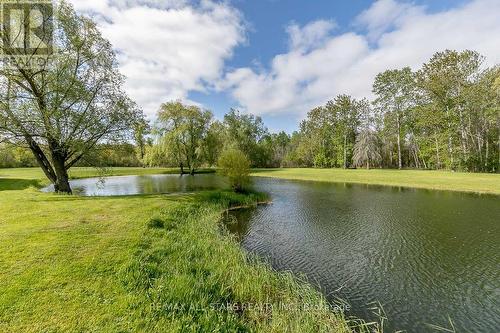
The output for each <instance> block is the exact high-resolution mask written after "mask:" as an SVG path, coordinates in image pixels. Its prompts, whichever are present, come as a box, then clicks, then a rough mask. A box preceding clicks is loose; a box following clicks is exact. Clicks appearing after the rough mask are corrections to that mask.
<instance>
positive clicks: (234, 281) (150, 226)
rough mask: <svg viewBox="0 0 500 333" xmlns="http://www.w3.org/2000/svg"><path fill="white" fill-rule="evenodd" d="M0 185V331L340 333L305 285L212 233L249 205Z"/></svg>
mask: <svg viewBox="0 0 500 333" xmlns="http://www.w3.org/2000/svg"><path fill="white" fill-rule="evenodd" d="M160 171H164V172H168V170H164V169H138V170H131V169H117V170H114V171H113V173H114V174H130V173H136V172H141V173H142V172H148V173H158V172H160ZM92 175H93V174H92V171H91V170H90V169H89V170H87V169H84V170H82V169H76V170H75V171H74V173H73V176H74V177H82V176H92ZM0 179H1V180H0V331H1V332H41V331H43V332H58V331H64V332H75V331H79V332H80V331H92V332H94V331H95V332H117V331H131V332H135V331H144V332H165V331H172V332H175V331H181V330H182V331H189V332H198V331H220V332H226V331H262V332H283V331H293V332H319V331H324V332H349V328H348V325H347V321H346V320H345V319H344V318H343V316H342V315H339V314H335V313H334V312H332V311H329V310H328V309H327V308H326V303H325V301H324V299H323V298H322V297H321V296H320V295H319V294H318V293H317V292H316V291H314V290H313V289H312V288H311V287H310V286H309V285H307V284H305V283H299V282H297V280H295V279H294V278H293V277H292V276H291V275H289V274H282V273H276V272H274V271H272V270H270V269H269V268H268V267H267V266H265V265H263V264H262V263H259V262H258V261H257V260H255V259H252V258H249V257H247V255H245V254H244V253H243V252H242V251H241V249H240V247H239V245H238V244H237V243H236V241H234V240H233V239H232V238H231V237H230V236H229V235H227V234H225V232H224V231H223V230H221V227H220V223H219V219H220V213H221V211H222V210H224V209H225V208H227V207H228V206H230V205H242V204H248V203H253V202H255V201H258V200H260V199H261V198H259V197H258V196H241V195H234V194H227V193H221V192H207V193H203V194H198V195H175V196H161V195H153V196H130V197H115V198H112V197H109V198H98V197H93V198H84V197H77V196H65V195H55V194H46V193H40V192H38V191H37V189H36V188H35V187H34V185H37V184H40V183H44V182H45V181H44V180H42V178H41V174H40V173H39V171H36V170H34V169H20V170H16V169H11V170H7V169H2V170H0ZM303 307H306V309H304V308H303Z"/></svg>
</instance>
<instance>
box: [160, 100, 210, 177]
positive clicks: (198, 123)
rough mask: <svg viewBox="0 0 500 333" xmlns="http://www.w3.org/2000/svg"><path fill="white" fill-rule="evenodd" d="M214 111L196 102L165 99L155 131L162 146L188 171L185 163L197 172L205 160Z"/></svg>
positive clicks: (181, 167)
mask: <svg viewBox="0 0 500 333" xmlns="http://www.w3.org/2000/svg"><path fill="white" fill-rule="evenodd" d="M212 118H213V115H212V113H211V112H210V111H207V110H202V109H200V108H199V107H197V106H194V105H184V104H182V103H181V102H179V101H177V102H168V103H164V104H163V105H162V106H161V108H160V111H159V112H158V120H157V124H156V128H155V133H156V134H157V136H158V142H157V144H158V145H159V146H160V147H158V148H160V150H162V151H164V152H166V153H167V154H168V155H170V156H168V159H169V160H174V161H176V163H177V165H178V166H179V167H180V169H181V174H183V173H184V167H187V168H188V169H189V173H190V174H194V172H195V169H196V168H197V167H199V166H200V164H201V162H202V160H203V148H204V144H205V139H206V137H207V133H208V129H209V127H210V124H211V122H212Z"/></svg>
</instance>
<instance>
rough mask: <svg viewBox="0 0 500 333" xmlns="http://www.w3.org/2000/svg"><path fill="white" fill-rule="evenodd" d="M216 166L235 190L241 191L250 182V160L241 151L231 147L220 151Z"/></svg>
mask: <svg viewBox="0 0 500 333" xmlns="http://www.w3.org/2000/svg"><path fill="white" fill-rule="evenodd" d="M218 166H219V172H220V173H221V174H222V175H223V176H226V177H228V179H229V183H230V185H231V187H232V189H233V190H234V191H235V192H242V191H243V190H244V189H245V187H246V186H248V185H249V184H250V177H249V174H250V161H249V160H248V158H247V157H246V155H245V154H244V153H243V152H242V151H240V150H238V149H234V148H232V149H228V150H226V151H224V152H222V154H221V155H220V157H219V160H218Z"/></svg>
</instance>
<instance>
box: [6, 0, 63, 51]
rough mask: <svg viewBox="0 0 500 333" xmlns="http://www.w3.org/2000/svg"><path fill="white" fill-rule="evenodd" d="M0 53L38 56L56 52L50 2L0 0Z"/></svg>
mask: <svg viewBox="0 0 500 333" xmlns="http://www.w3.org/2000/svg"><path fill="white" fill-rule="evenodd" d="M0 19H1V23H2V29H1V36H2V38H1V40H2V45H1V48H0V54H1V55H3V56H36V55H40V56H42V55H51V54H52V53H53V51H54V50H53V34H54V7H53V4H52V2H51V1H46V0H43V1H42V0H40V1H5V0H0Z"/></svg>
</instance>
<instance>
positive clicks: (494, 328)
mask: <svg viewBox="0 0 500 333" xmlns="http://www.w3.org/2000/svg"><path fill="white" fill-rule="evenodd" d="M256 189H257V190H259V191H265V192H268V193H270V194H271V197H272V200H273V203H272V204H271V205H268V206H261V207H258V208H254V209H248V210H242V211H237V212H234V214H235V216H236V218H237V220H238V223H236V224H230V225H229V226H228V227H229V228H230V229H231V231H232V232H234V233H236V234H237V235H238V237H239V238H240V240H241V244H242V246H243V247H244V248H245V249H247V250H248V251H250V252H254V253H257V254H258V255H260V256H262V257H264V258H266V259H267V260H268V261H269V262H270V264H271V265H272V266H273V267H274V268H276V269H278V270H290V271H292V272H294V273H299V274H305V276H306V277H307V278H308V280H309V281H311V282H312V283H313V284H315V285H317V286H318V288H319V289H320V290H321V291H322V292H323V293H324V294H325V295H326V296H327V298H329V299H330V300H334V299H335V298H336V297H340V298H342V299H345V300H347V301H348V302H349V303H350V304H351V306H352V308H353V310H352V314H355V315H358V316H360V317H362V318H365V319H372V318H374V317H373V315H372V314H371V312H370V311H369V310H367V308H368V307H369V303H370V302H375V301H378V302H380V303H381V304H382V305H383V308H384V310H385V313H386V315H387V317H388V318H389V323H388V324H389V325H388V327H387V326H386V330H385V331H386V332H393V331H394V330H395V329H401V330H406V331H407V332H431V331H433V330H432V329H431V328H430V327H429V326H427V325H426V324H427V323H432V324H437V325H440V326H443V327H448V328H449V327H450V325H449V324H448V316H449V317H450V318H451V320H452V321H453V323H454V325H455V329H456V331H457V332H500V301H499V300H500V197H498V196H489V195H473V194H464V193H455V192H445V191H430V190H416V189H402V188H394V187H383V186H366V185H348V184H347V185H346V184H326V183H315V182H298V181H286V180H273V179H267V178H262V179H256Z"/></svg>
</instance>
